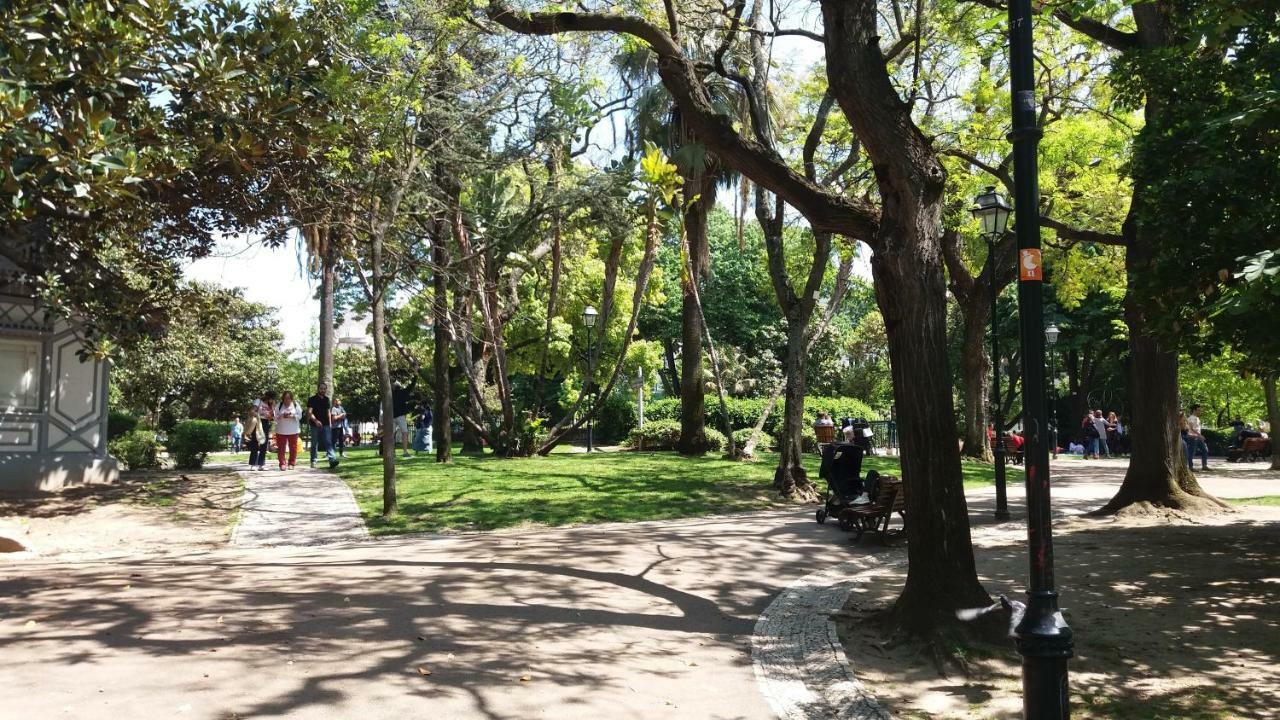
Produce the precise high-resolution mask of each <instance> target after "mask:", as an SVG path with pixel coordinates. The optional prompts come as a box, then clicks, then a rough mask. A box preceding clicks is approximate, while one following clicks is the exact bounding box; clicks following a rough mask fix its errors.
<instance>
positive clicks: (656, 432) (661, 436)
mask: <svg viewBox="0 0 1280 720" xmlns="http://www.w3.org/2000/svg"><path fill="white" fill-rule="evenodd" d="M679 444H680V422H679V421H678V420H670V419H660V420H648V419H646V420H645V423H644V427H642V428H639V427H636V428H631V432H630V433H628V435H627V447H631V448H635V449H637V450H674V449H675V448H676V447H677V446H678V445H679Z"/></svg>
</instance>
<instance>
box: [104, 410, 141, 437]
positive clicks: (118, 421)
mask: <svg viewBox="0 0 1280 720" xmlns="http://www.w3.org/2000/svg"><path fill="white" fill-rule="evenodd" d="M137 427H138V418H137V416H136V415H133V414H132V413H127V412H125V411H124V410H111V411H110V412H108V413H107V442H111V441H112V440H115V439H116V438H118V437H123V436H125V435H128V434H129V433H131V432H133V431H134V430H136V429H137Z"/></svg>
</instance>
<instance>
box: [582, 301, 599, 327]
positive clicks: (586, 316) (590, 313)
mask: <svg viewBox="0 0 1280 720" xmlns="http://www.w3.org/2000/svg"><path fill="white" fill-rule="evenodd" d="M599 314H600V313H597V312H596V309H595V308H593V307H591V306H590V305H588V306H587V309H586V310H583V311H582V324H583V325H586V326H587V327H595V326H596V316H597V315H599Z"/></svg>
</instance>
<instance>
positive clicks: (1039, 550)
mask: <svg viewBox="0 0 1280 720" xmlns="http://www.w3.org/2000/svg"><path fill="white" fill-rule="evenodd" d="M1032 18H1033V15H1032V12H1031V0H1009V71H1010V72H1009V81H1010V86H1011V87H1010V95H1011V98H1010V99H1011V100H1012V102H1011V106H1012V110H1013V113H1012V114H1013V117H1012V120H1013V122H1012V129H1011V131H1010V133H1009V139H1010V140H1011V141H1012V143H1013V181H1014V197H1015V200H1014V205H1015V206H1016V208H1017V215H1016V218H1017V221H1018V222H1017V225H1016V226H1015V228H1014V230H1015V231H1016V232H1017V235H1018V311H1019V312H1018V321H1019V325H1020V330H1021V340H1022V407H1023V415H1022V416H1023V419H1024V424H1025V425H1026V426H1027V429H1028V432H1027V433H1026V442H1025V443H1024V445H1023V448H1024V450H1023V455H1024V456H1025V457H1026V491H1027V555H1028V556H1029V559H1030V563H1029V565H1030V568H1029V570H1030V572H1029V576H1030V578H1029V579H1030V582H1029V583H1028V588H1027V607H1026V611H1025V612H1024V613H1023V615H1022V619H1021V620H1020V621H1019V622H1018V625H1017V627H1015V628H1014V630H1013V637H1014V643H1015V644H1016V645H1017V648H1018V652H1019V653H1020V654H1021V655H1022V716H1023V717H1024V718H1028V719H1030V720H1067V718H1068V717H1070V714H1071V711H1070V704H1069V695H1070V689H1069V687H1068V684H1067V660H1068V659H1069V658H1070V657H1071V656H1072V654H1073V651H1072V645H1073V641H1072V634H1071V628H1070V627H1069V626H1068V625H1067V622H1066V620H1065V619H1063V617H1062V612H1061V611H1060V610H1059V609H1058V591H1057V588H1056V587H1055V583H1054V578H1053V526H1052V522H1051V517H1050V507H1049V505H1050V503H1049V487H1050V483H1049V481H1050V477H1049V452H1048V450H1049V449H1048V448H1047V447H1046V442H1047V440H1048V435H1049V433H1048V432H1047V430H1048V427H1047V426H1048V424H1049V423H1048V412H1046V408H1045V400H1046V393H1045V387H1044V380H1045V378H1044V369H1045V368H1044V355H1045V340H1046V338H1045V336H1044V264H1043V262H1042V258H1041V252H1040V184H1039V172H1040V171H1039V167H1038V164H1039V160H1038V158H1037V153H1038V147H1039V144H1040V137H1041V136H1042V135H1043V134H1044V133H1043V132H1042V131H1041V129H1040V126H1039V111H1040V103H1038V102H1037V101H1036V87H1035V85H1036V60H1035V51H1034V50H1035V49H1034V39H1033V36H1032Z"/></svg>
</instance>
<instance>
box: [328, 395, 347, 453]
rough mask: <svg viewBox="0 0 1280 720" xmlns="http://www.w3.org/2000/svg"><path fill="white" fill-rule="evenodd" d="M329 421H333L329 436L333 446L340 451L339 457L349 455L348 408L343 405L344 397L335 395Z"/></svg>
mask: <svg viewBox="0 0 1280 720" xmlns="http://www.w3.org/2000/svg"><path fill="white" fill-rule="evenodd" d="M329 422H330V423H331V425H330V427H331V428H332V429H331V430H330V433H329V436H330V438H331V439H332V444H331V447H332V448H333V449H334V450H337V451H338V457H339V458H345V457H346V456H347V427H348V426H347V410H346V408H344V407H342V398H340V397H338V396H337V395H334V396H333V407H332V408H330V409H329Z"/></svg>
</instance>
